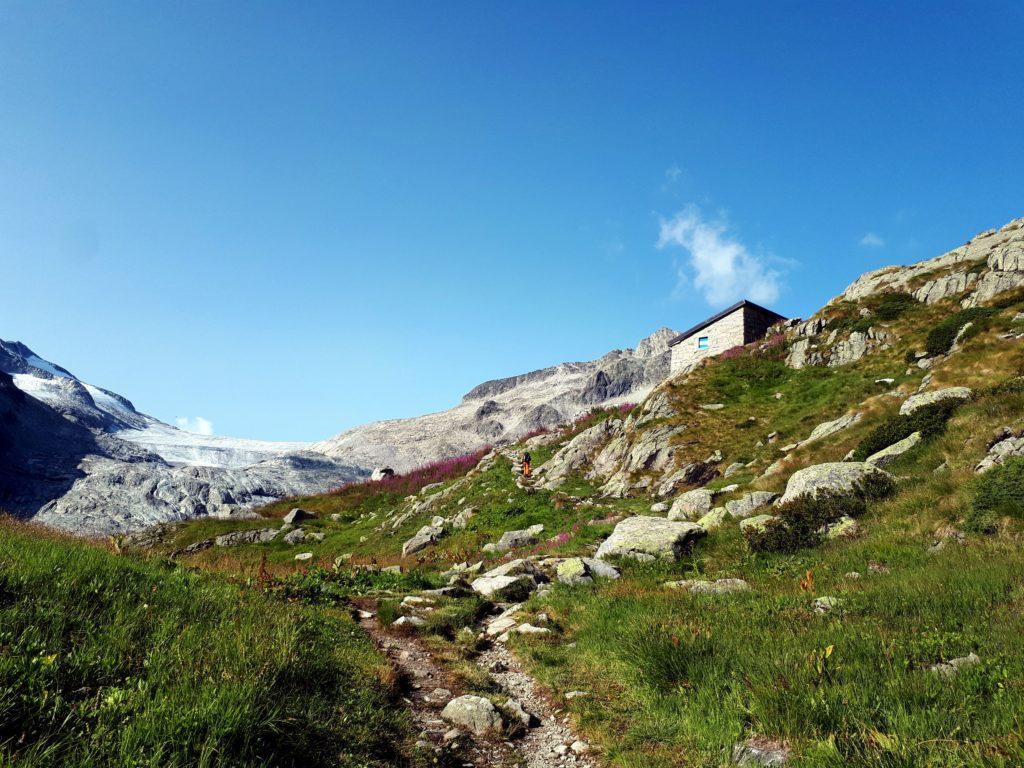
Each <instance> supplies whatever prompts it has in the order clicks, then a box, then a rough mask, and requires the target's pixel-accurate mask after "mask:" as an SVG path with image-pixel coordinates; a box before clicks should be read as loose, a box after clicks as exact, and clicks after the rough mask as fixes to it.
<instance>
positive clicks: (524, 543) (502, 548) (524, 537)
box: [494, 523, 544, 552]
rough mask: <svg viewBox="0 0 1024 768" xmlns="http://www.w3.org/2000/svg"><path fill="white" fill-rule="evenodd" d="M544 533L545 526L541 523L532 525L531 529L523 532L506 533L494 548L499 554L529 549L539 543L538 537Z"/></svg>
mask: <svg viewBox="0 0 1024 768" xmlns="http://www.w3.org/2000/svg"><path fill="white" fill-rule="evenodd" d="M543 532H544V526H543V525H541V524H540V523H538V524H537V525H531V526H530V527H529V528H524V529H523V530H521V531H505V532H504V533H503V534H501V538H500V539H498V543H497V544H495V545H494V546H495V549H497V550H498V551H499V552H508V550H510V549H518V548H519V547H529V546H531V545H533V544H536V543H537V541H538V539H537V537H538V536H539V535H540V534H541V533H543Z"/></svg>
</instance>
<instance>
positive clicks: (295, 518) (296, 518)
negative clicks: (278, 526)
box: [283, 507, 316, 525]
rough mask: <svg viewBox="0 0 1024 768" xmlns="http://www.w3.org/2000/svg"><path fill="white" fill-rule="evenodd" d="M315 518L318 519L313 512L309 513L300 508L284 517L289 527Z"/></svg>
mask: <svg viewBox="0 0 1024 768" xmlns="http://www.w3.org/2000/svg"><path fill="white" fill-rule="evenodd" d="M314 517H316V515H314V514H313V513H312V512H307V511H306V510H304V509H299V508H298V507H295V509H293V510H292V511H291V512H289V513H288V514H287V515H285V516H284V518H283V520H284V522H285V523H286V524H288V525H295V524H296V523H300V522H302V521H303V520H309V519H311V518H314Z"/></svg>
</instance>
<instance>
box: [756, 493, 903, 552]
mask: <svg viewBox="0 0 1024 768" xmlns="http://www.w3.org/2000/svg"><path fill="white" fill-rule="evenodd" d="M894 490H895V486H894V485H893V483H892V481H891V480H888V479H886V478H879V477H873V478H871V480H870V482H868V483H866V484H865V485H864V486H863V487H862V488H861V489H860V490H859V491H858V492H857V493H853V494H839V493H819V494H818V495H817V496H813V497H812V496H809V495H808V496H799V497H797V498H795V499H793V500H792V501H790V502H787V503H786V504H783V505H782V506H780V507H779V508H778V509H777V510H776V511H775V515H776V517H777V518H778V519H777V520H774V521H770V522H769V523H768V524H767V525H765V526H764V530H763V531H756V530H751V529H748V530H747V531H746V535H745V538H746V541H747V546H748V547H749V548H750V551H752V552H787V553H791V552H798V551H799V550H801V549H808V548H810V547H815V546H817V545H818V544H820V543H821V541H822V535H823V534H822V532H821V531H822V528H823V527H824V526H827V525H830V524H831V523H834V522H836V521H837V520H839V518H841V517H845V516H849V517H860V516H861V515H863V514H864V513H865V512H866V511H867V508H868V502H869V501H874V500H877V499H882V498H885V497H886V496H889V495H891V494H892V493H893V491H894Z"/></svg>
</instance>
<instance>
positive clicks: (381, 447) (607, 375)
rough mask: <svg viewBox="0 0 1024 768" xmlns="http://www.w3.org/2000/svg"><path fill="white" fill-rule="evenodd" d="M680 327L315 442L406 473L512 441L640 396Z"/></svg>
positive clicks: (656, 378)
mask: <svg viewBox="0 0 1024 768" xmlns="http://www.w3.org/2000/svg"><path fill="white" fill-rule="evenodd" d="M673 333H674V332H672V331H670V330H669V329H661V330H659V331H657V332H656V333H654V334H653V335H652V336H650V337H648V338H647V339H645V340H643V341H641V342H640V343H639V344H638V345H637V349H636V351H634V350H630V349H626V350H615V351H612V352H609V353H608V354H607V355H605V356H604V357H602V358H600V359H598V360H594V361H590V362H581V363H563V364H561V365H556V366H552V367H550V368H544V369H542V370H538V371H533V372H531V373H526V374H522V375H519V376H512V377H509V378H506V379H497V380H494V381H488V382H485V383H483V384H480V385H479V386H477V387H474V388H473V389H472V390H471V391H470V392H469V393H467V394H466V396H465V397H463V399H462V402H461V403H459V404H458V405H457V406H455V407H454V408H451V409H449V410H447V411H442V412H440V413H433V414H429V415H426V416H419V417H415V418H410V419H396V420H391V421H381V422H376V423H374V424H367V425H364V426H360V427H355V428H353V429H350V430H348V431H346V432H343V433H341V434H339V435H336V436H335V437H332V438H330V439H328V440H325V441H323V442H320V443H316V444H315V445H313V446H312V448H313V449H314V450H317V451H321V452H323V453H325V454H326V455H328V456H331V457H334V458H336V459H337V460H338V461H340V462H344V463H348V464H353V465H357V466H361V467H374V466H384V465H386V466H391V467H394V468H395V469H396V470H397V471H400V472H404V471H407V470H410V469H413V468H415V467H417V466H420V465H422V464H424V463H426V462H428V461H434V460H436V459H438V458H443V457H446V456H458V455H462V454H466V453H470V452H471V451H474V450H477V449H479V448H481V447H482V446H483V445H485V444H488V443H491V444H493V443H494V442H495V441H496V440H497V441H499V442H511V441H512V440H514V439H517V438H519V437H521V436H522V435H524V434H526V433H527V432H530V431H533V430H535V429H537V428H539V427H547V428H550V427H554V426H557V425H560V424H564V423H566V422H569V421H572V420H573V419H575V418H577V417H579V416H582V415H584V414H585V413H587V412H588V411H590V410H591V409H592V408H594V407H595V406H602V405H606V404H607V405H617V404H620V403H623V402H626V401H632V402H640V401H642V400H643V399H644V398H645V397H646V396H647V395H648V394H649V393H650V392H651V391H652V390H653V389H654V387H655V386H656V385H657V384H659V383H660V382H661V381H663V380H664V379H665V377H666V376H667V375H668V371H669V357H670V353H669V352H668V348H667V342H666V341H665V340H666V339H667V338H669V337H671V336H672V335H673ZM659 350H660V351H659ZM481 409H483V410H482V411H481Z"/></svg>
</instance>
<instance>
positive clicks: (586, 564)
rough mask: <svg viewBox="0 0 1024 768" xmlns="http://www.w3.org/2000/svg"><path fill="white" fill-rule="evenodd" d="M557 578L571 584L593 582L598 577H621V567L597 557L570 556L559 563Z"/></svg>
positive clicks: (563, 582)
mask: <svg viewBox="0 0 1024 768" xmlns="http://www.w3.org/2000/svg"><path fill="white" fill-rule="evenodd" d="M556 578H557V579H558V581H559V582H560V583H562V584H568V585H570V586H575V585H578V584H591V583H593V581H594V579H596V578H605V579H617V578H619V569H618V568H616V567H615V566H613V565H610V564H608V563H606V562H604V561H603V560H597V559H595V558H589V557H570V558H569V559H568V560H563V561H562V562H561V563H559V564H558V571H557V576H556Z"/></svg>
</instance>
